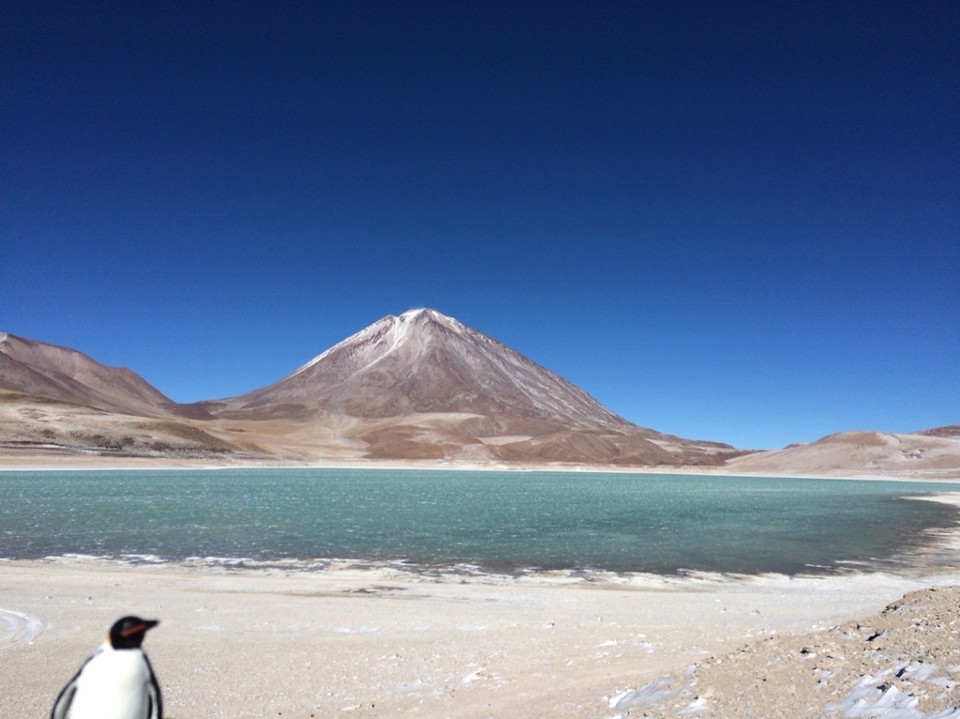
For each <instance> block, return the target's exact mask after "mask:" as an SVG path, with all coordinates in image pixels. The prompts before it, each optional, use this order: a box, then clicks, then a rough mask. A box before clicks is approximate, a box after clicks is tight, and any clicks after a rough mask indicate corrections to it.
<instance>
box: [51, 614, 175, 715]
mask: <svg viewBox="0 0 960 719" xmlns="http://www.w3.org/2000/svg"><path fill="white" fill-rule="evenodd" d="M159 623H160V622H159V621H157V620H153V619H141V618H140V617H133V616H130V617H122V618H121V619H118V620H117V621H116V622H114V624H113V626H112V627H110V634H109V635H108V636H107V638H106V640H105V641H104V642H103V644H101V645H100V647H98V648H97V650H96V651H95V652H94V653H93V654H92V655H90V658H89V659H87V661H85V662H84V663H83V666H81V667H80V671H78V672H77V673H76V674H75V675H74V676H73V678H72V679H71V680H70V681H69V682H67V684H66V686H64V688H63V689H62V690H61V691H60V694H59V695H58V696H57V700H56V701H55V702H54V703H53V709H52V710H51V711H50V719H163V702H162V700H161V698H160V685H159V684H158V683H157V678H156V676H155V675H154V673H153V667H151V666H150V660H149V659H147V655H146V654H144V652H143V649H141V648H140V645H141V644H142V643H143V638H144V636H145V635H146V633H147V630H148V629H151V628H153V627H155V626H157V624H159Z"/></svg>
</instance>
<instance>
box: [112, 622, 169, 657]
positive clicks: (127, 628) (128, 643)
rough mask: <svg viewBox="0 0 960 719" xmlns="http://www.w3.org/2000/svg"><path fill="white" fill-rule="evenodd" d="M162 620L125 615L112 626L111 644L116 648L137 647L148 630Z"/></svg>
mask: <svg viewBox="0 0 960 719" xmlns="http://www.w3.org/2000/svg"><path fill="white" fill-rule="evenodd" d="M159 623H160V622H159V621H157V620H156V619H141V618H140V617H123V618H122V619H118V620H117V621H115V622H114V623H113V626H112V627H110V645H111V646H112V647H113V648H114V649H136V648H137V647H139V646H140V644H141V643H143V637H144V635H146V633H147V630H148V629H150V628H151V627H155V626H157V625H158V624H159Z"/></svg>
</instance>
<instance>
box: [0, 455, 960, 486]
mask: <svg viewBox="0 0 960 719" xmlns="http://www.w3.org/2000/svg"><path fill="white" fill-rule="evenodd" d="M133 469H142V470H189V469H198V470H200V469H202V470H217V469H379V470H397V471H401V470H420V471H428V470H436V471H444V472H451V471H469V472H518V473H523V472H574V473H579V472H583V473H601V474H613V473H616V474H637V475H644V474H678V475H708V476H718V477H725V476H726V477H751V476H756V477H776V478H783V479H863V480H869V481H885V482H886V481H889V482H943V483H950V482H957V483H960V475H957V474H956V473H955V472H953V471H949V472H940V471H922V470H920V471H912V472H862V471H854V470H834V471H829V472H821V473H808V472H799V471H798V472H790V471H776V472H770V471H743V470H739V469H737V468H736V467H725V466H699V465H697V466H686V465H679V466H673V465H658V466H632V465H596V464H571V463H561V462H541V463H534V462H473V461H465V460H410V459H397V460H383V459H379V460H373V459H353V458H351V459H335V458H329V459H322V460H315V461H301V460H289V461H280V460H276V459H263V460H254V459H249V458H243V459H230V460H226V459H224V458H222V457H215V458H212V457H203V458H195V457H184V458H176V457H110V456H103V455H94V454H91V455H78V454H73V453H71V454H68V455H67V454H52V455H44V454H3V453H0V472H4V471H42V470H55V471H56V470H60V471H82V470H96V471H114V470H117V471H119V470H133Z"/></svg>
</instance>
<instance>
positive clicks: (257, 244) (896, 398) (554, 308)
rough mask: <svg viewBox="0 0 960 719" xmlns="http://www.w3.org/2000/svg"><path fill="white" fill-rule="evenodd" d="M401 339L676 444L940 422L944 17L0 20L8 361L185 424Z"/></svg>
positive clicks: (958, 359) (918, 8)
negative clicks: (144, 393)
mask: <svg viewBox="0 0 960 719" xmlns="http://www.w3.org/2000/svg"><path fill="white" fill-rule="evenodd" d="M421 306H428V307H434V308H436V309H438V310H440V311H441V312H444V313H446V314H450V315H453V316H454V317H456V318H458V319H459V320H461V321H462V322H464V323H466V324H468V325H470V326H472V327H474V328H476V329H478V330H480V331H481V332H484V333H486V334H488V335H490V336H492V337H494V338H495V339H498V340H500V341H501V342H504V343H505V344H507V345H509V346H511V347H513V348H515V349H517V350H518V351H520V352H522V353H523V354H525V355H527V356H528V357H530V358H531V359H533V360H535V361H537V362H539V363H540V364H542V365H544V366H546V367H548V368H549V369H552V370H554V371H555V372H557V373H559V374H561V375H562V376H564V377H566V378H567V379H569V380H570V381H572V382H574V383H575V384H577V385H579V386H581V387H582V388H583V389H585V390H586V391H588V392H590V393H591V394H592V395H594V396H595V397H596V398H597V399H599V400H600V401H601V402H602V403H604V404H605V405H607V406H608V407H610V408H611V409H613V410H614V411H616V412H618V413H620V414H621V415H623V416H624V417H626V418H627V419H630V420H631V421H634V422H636V423H638V424H640V425H643V426H648V427H653V428H655V429H658V430H660V431H664V432H671V433H674V434H679V435H682V436H685V437H697V438H705V439H713V440H719V441H726V442H730V443H732V444H735V445H737V446H741V447H757V448H768V447H778V446H782V445H784V444H787V443H789V442H794V441H810V440H813V439H816V438H818V437H820V436H823V435H825V434H828V433H831V432H835V431H840V430H847V429H878V430H886V431H898V432H899V431H910V430H918V429H924V428H927V427H933V426H939V425H944V424H949V423H956V422H960V3H957V2H952V1H949V2H897V3H892V2H860V1H858V2H844V1H842V0H830V1H829V2H809V1H802V2H774V1H764V2H757V3H750V2H742V3H708V2H704V3H699V2H637V3H626V2H599V1H590V2H582V3H581V2H542V3H541V2H522V1H521V2H502V3H501V2H487V1H486V0H484V2H473V3H465V2H452V1H450V0H443V1H441V2H392V1H391V2H344V3H338V2H317V3H314V2H304V3H273V2H266V3H251V2H247V1H245V0H240V1H238V2H210V3H194V2H191V3H173V2H163V3H143V4H140V3H132V2H131V3H72V2H71V3H61V2H42V3H38V2H33V1H32V0H31V1H30V2H20V1H18V0H8V1H7V2H4V3H2V4H0V331H7V332H12V333H14V334H18V335H21V336H26V337H30V338H34V339H39V340H43V341H46V342H52V343H55V344H61V345H66V346H69V347H73V348H75V349H78V350H81V351H82V352H85V353H87V354H89V355H91V356H93V357H94V358H95V359H97V360H99V361H101V362H104V363H106V364H111V365H120V366H126V367H129V368H131V369H133V370H134V371H136V372H138V373H139V374H140V375H142V376H143V377H144V378H145V379H147V380H148V381H149V382H151V383H152V384H154V385H155V386H156V387H157V388H158V389H160V390H161V391H162V392H164V393H165V394H167V395H168V396H170V397H171V398H173V399H175V400H178V401H183V402H187V401H193V400H199V399H210V398H215V397H222V396H227V395H232V394H239V393H243V392H247V391H249V390H252V389H255V388H257V387H261V386H264V385H266V384H269V383H271V382H274V381H276V380H277V379H279V378H281V377H282V376H284V375H286V374H287V373H289V372H291V371H292V370H294V369H295V368H296V367H297V366H299V365H300V364H302V363H303V362H305V361H307V360H308V359H310V358H311V357H312V356H314V355H316V354H318V353H319V352H321V351H323V350H324V349H326V348H327V347H329V346H331V345H332V344H334V343H336V342H338V341H339V340H341V339H343V338H344V337H346V336H347V335H349V334H351V333H353V332H355V331H357V330H359V329H360V328H362V327H364V326H366V325H367V324H370V323H371V322H373V321H375V320H377V319H379V318H380V317H382V316H384V315H386V314H398V313H400V312H403V311H404V310H406V309H409V308H411V307H421Z"/></svg>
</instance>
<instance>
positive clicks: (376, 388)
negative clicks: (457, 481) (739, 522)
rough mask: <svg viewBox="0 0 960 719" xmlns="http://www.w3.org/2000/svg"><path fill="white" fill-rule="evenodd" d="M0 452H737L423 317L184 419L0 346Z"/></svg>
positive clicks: (141, 388) (22, 345) (124, 373)
mask: <svg viewBox="0 0 960 719" xmlns="http://www.w3.org/2000/svg"><path fill="white" fill-rule="evenodd" d="M158 420H164V421H162V422H161V421H158ZM154 434H155V435H156V436H153V435H154ZM91 437H92V438H94V440H93V443H92V445H91V440H90V438H91ZM0 445H2V446H3V447H6V448H7V450H8V451H13V450H24V451H25V450H27V449H29V450H30V451H58V452H69V451H71V450H73V451H87V452H97V453H100V454H107V453H110V452H114V453H117V454H127V455H145V456H158V455H159V456H164V455H167V454H171V453H173V454H177V455H180V456H182V455H185V454H192V455H199V456H202V455H206V454H216V455H219V456H224V455H234V456H236V457H239V458H262V459H270V458H276V459H278V460H294V461H322V460H323V459H396V460H404V459H433V460H467V461H480V462H565V463H585V464H601V465H602V464H616V465H641V466H649V465H688V464H700V465H718V464H720V463H721V462H722V461H723V459H724V458H726V457H729V456H732V455H734V454H736V453H737V452H736V450H735V449H734V448H732V447H730V446H729V445H725V444H721V443H716V442H696V441H691V440H686V439H682V438H679V437H674V436H670V435H665V434H662V433H659V432H656V431H654V430H651V429H644V428H641V427H637V426H636V425H634V424H632V423H630V422H628V421H626V420H625V419H623V418H621V417H618V416H617V415H615V414H614V413H612V412H610V411H609V410H608V409H606V408H605V407H603V406H602V405H601V404H600V403H598V402H597V401H596V400H595V399H594V398H593V397H591V396H590V395H588V394H587V393H586V392H584V391H583V390H581V389H579V388H578V387H575V386H574V385H572V384H571V383H569V382H567V381H566V380H564V379H563V378H561V377H559V376H558V375H556V374H555V373H553V372H550V371H549V370H547V369H545V368H543V367H541V366H540V365H538V364H536V363H535V362H533V361H531V360H529V359H527V358H526V357H524V356H522V355H520V354H519V353H517V352H515V351H514V350H512V349H510V348H509V347H506V346H505V345H503V344H501V343H499V342H497V341H496V340H493V339H491V338H489V337H487V336H486V335H483V334H482V333H480V332H477V331H476V330H474V329H472V328H469V327H467V326H466V325H464V324H462V323H460V322H459V321H457V320H455V319H453V318H452V317H448V316H446V315H443V314H441V313H440V312H437V311H436V310H430V309H417V310H410V311H408V312H405V313H403V314H401V315H399V316H393V315H389V316H387V317H384V318H382V319H380V320H378V321H377V322H375V323H373V324H372V325H370V326H369V327H366V328H364V329H362V330H360V331H359V332H357V333H356V334H354V335H352V336H351V337H348V338H347V339H345V340H343V341H342V342H340V343H338V344H336V345H334V346H333V347H331V348H330V349H328V350H326V351H325V352H323V353H321V354H320V355H317V356H316V357H314V358H313V359H312V360H310V361H309V362H307V363H306V364H304V365H303V366H301V367H300V368H299V369H297V370H296V371H295V372H293V373H292V374H290V375H289V376H287V377H285V378H283V379H281V380H279V381H278V382H276V383H274V384H272V385H269V386H267V387H264V388H261V389H257V390H254V391H252V392H249V393H247V394H244V395H240V396H237V397H229V398H224V399H220V400H211V401H205V402H198V403H195V404H191V405H180V404H176V403H174V402H172V401H171V400H169V398H167V397H165V396H164V395H163V394H162V393H161V392H160V391H158V390H157V389H156V388H154V387H152V386H151V385H150V384H148V383H147V382H146V381H145V380H143V379H142V378H140V377H139V376H138V375H136V374H135V373H133V372H131V371H130V370H127V369H122V368H112V367H106V366H104V365H102V364H100V363H98V362H96V361H95V360H93V359H92V358H90V357H88V356H86V355H84V354H82V353H80V352H77V351H75V350H70V349H67V348H63V347H58V346H56V345H50V344H46V343H42V342H38V341H35V340H26V339H23V338H20V337H16V336H14V335H9V334H3V335H0Z"/></svg>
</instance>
